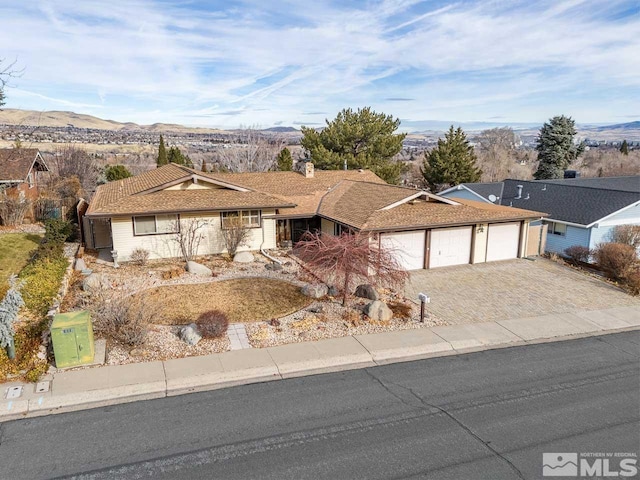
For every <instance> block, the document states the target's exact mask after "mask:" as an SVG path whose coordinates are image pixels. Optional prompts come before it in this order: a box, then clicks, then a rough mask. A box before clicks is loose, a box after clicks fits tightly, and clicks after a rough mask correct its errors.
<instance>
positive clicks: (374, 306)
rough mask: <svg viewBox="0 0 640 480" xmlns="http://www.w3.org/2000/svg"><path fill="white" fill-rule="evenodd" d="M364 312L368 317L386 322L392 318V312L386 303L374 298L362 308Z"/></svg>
mask: <svg viewBox="0 0 640 480" xmlns="http://www.w3.org/2000/svg"><path fill="white" fill-rule="evenodd" d="M364 313H365V315H366V316H367V317H369V318H370V319H372V320H378V321H382V322H386V321H387V320H391V319H392V318H393V312H392V311H391V309H390V308H389V307H387V304H386V303H384V302H381V301H380V300H375V301H373V302H371V303H370V304H369V305H367V306H366V307H365V308H364Z"/></svg>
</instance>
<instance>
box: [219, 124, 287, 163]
mask: <svg viewBox="0 0 640 480" xmlns="http://www.w3.org/2000/svg"><path fill="white" fill-rule="evenodd" d="M284 146H285V142H284V140H283V139H282V138H278V137H276V138H270V137H268V136H266V135H264V134H263V133H261V132H260V131H259V130H257V129H256V127H249V128H243V129H241V130H238V132H237V136H236V138H235V139H234V142H233V143H232V144H229V145H225V146H224V148H222V149H220V151H219V152H218V155H217V156H218V164H219V165H220V166H222V167H223V168H225V169H227V170H229V171H231V172H266V171H268V170H273V169H274V167H275V165H276V158H277V156H278V153H279V152H280V150H282V148H283V147H284Z"/></svg>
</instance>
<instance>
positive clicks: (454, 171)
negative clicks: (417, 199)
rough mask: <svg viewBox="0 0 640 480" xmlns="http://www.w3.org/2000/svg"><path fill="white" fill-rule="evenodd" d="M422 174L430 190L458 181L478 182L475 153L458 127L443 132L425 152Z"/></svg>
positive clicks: (455, 183) (479, 174) (448, 185)
mask: <svg viewBox="0 0 640 480" xmlns="http://www.w3.org/2000/svg"><path fill="white" fill-rule="evenodd" d="M422 175H423V176H424V179H425V181H426V182H427V185H429V188H430V189H431V191H432V192H437V191H439V190H440V189H441V188H445V187H452V186H454V185H458V184H460V183H466V182H470V183H473V182H478V181H480V176H481V175H482V171H481V170H480V169H479V168H478V167H477V166H476V154H475V152H474V150H473V147H472V146H471V145H469V141H468V140H467V136H466V135H465V133H464V132H463V131H462V129H461V128H460V127H458V128H457V129H455V130H454V129H453V125H451V127H449V131H448V132H447V133H445V135H444V140H443V139H441V138H440V139H438V146H437V147H436V148H434V149H433V150H431V151H430V152H426V153H425V159H424V163H423V166H422Z"/></svg>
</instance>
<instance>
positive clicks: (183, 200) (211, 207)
mask: <svg viewBox="0 0 640 480" xmlns="http://www.w3.org/2000/svg"><path fill="white" fill-rule="evenodd" d="M92 204H93V202H92ZM286 207H293V204H292V203H287V202H283V201H282V200H281V199H279V198H275V197H273V196H271V195H265V194H264V193H260V192H238V191H236V190H228V189H223V188H216V189H211V190H209V189H202V190H159V191H157V192H153V193H148V194H145V195H131V196H127V197H123V198H121V199H120V200H118V201H116V202H114V203H110V204H108V205H105V206H103V207H101V208H96V207H94V208H92V209H90V210H91V211H90V212H88V215H91V216H113V215H139V214H145V213H167V212H211V211H218V210H242V209H248V208H256V209H260V208H286Z"/></svg>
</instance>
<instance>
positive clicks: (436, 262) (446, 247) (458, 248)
mask: <svg viewBox="0 0 640 480" xmlns="http://www.w3.org/2000/svg"><path fill="white" fill-rule="evenodd" d="M471 230H472V227H457V228H438V229H436V230H431V250H430V255H429V268H437V267H447V266H449V265H462V264H465V263H469V260H470V259H471Z"/></svg>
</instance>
